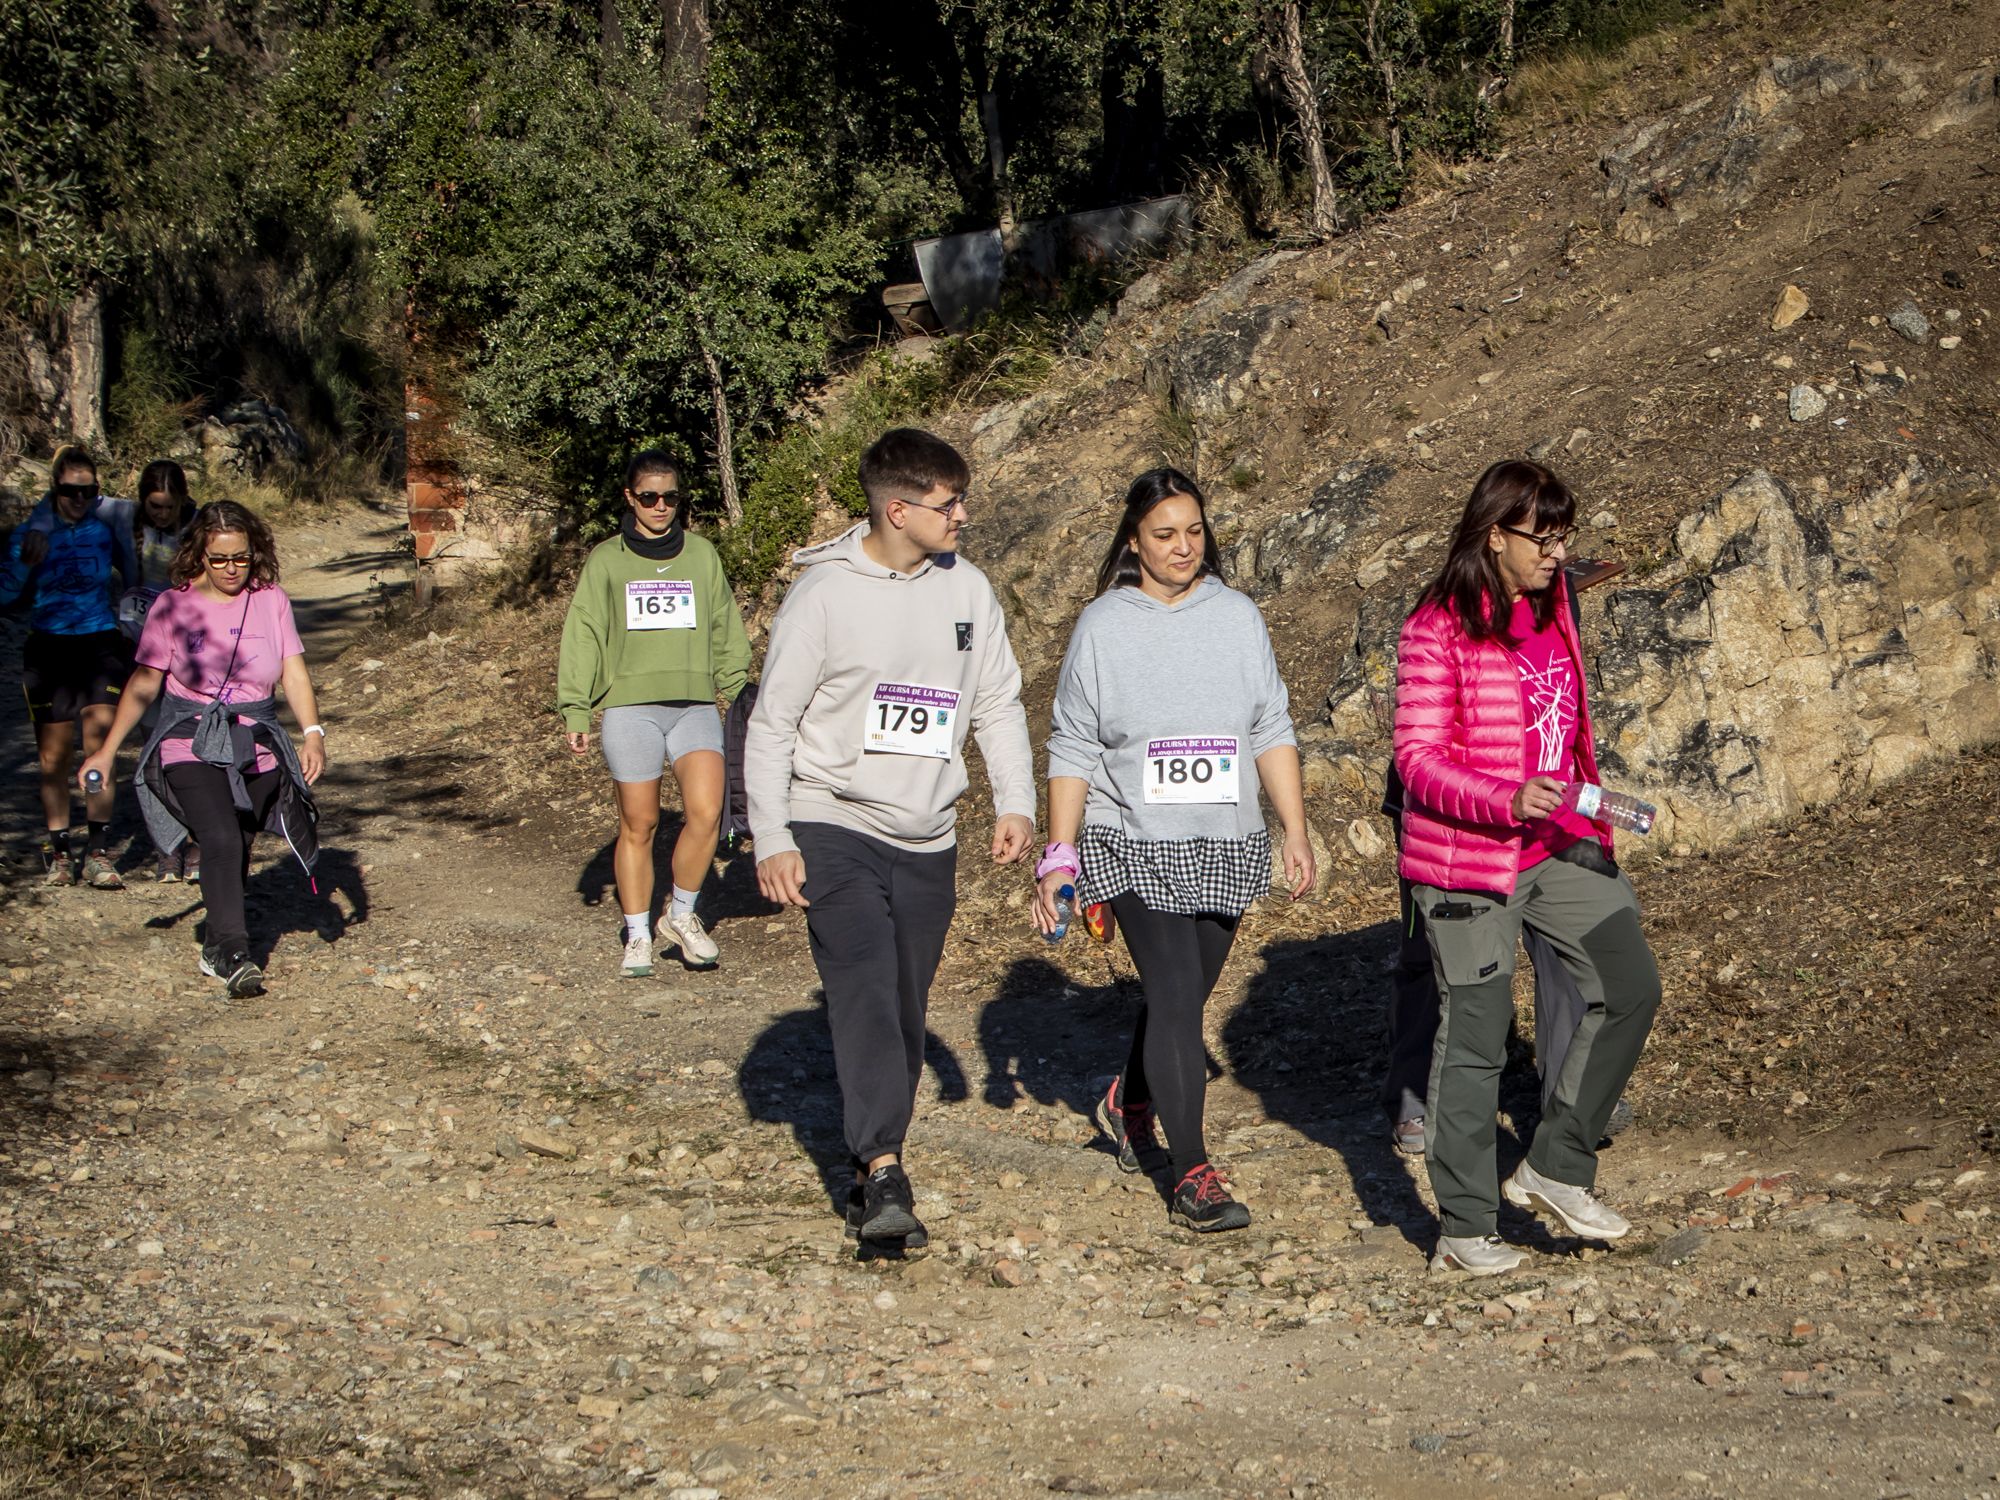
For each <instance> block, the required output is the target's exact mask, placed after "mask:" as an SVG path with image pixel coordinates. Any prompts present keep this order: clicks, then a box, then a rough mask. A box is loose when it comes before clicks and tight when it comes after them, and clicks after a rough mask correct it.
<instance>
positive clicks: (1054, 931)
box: [1042, 885, 1076, 947]
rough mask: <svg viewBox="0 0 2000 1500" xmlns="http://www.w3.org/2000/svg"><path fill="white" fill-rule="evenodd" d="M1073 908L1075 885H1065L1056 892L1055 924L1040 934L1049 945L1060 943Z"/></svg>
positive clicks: (1065, 933) (1067, 928)
mask: <svg viewBox="0 0 2000 1500" xmlns="http://www.w3.org/2000/svg"><path fill="white" fill-rule="evenodd" d="M1075 910H1076V887H1075V886H1073V885H1065V886H1063V887H1061V888H1060V889H1059V890H1058V891H1057V892H1056V925H1055V926H1053V927H1051V928H1050V929H1049V930H1048V931H1047V932H1045V933H1043V934H1042V936H1044V937H1046V938H1047V939H1048V940H1049V945H1050V946H1051V947H1053V946H1054V945H1055V944H1057V943H1060V942H1061V941H1062V940H1063V938H1064V937H1065V936H1067V935H1068V933H1069V919H1070V915H1071V913H1072V912H1074V911H1075Z"/></svg>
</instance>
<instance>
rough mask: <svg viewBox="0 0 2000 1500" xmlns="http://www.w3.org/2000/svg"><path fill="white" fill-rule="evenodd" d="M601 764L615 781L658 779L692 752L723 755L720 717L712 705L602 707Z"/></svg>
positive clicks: (678, 704)
mask: <svg viewBox="0 0 2000 1500" xmlns="http://www.w3.org/2000/svg"><path fill="white" fill-rule="evenodd" d="M601 732H602V734H603V737H604V763H605V764H606V765H607V766H609V767H610V768H611V779H612V780H613V781H658V780H659V779H660V774H661V772H662V771H663V770H664V769H665V768H666V767H667V766H668V765H669V764H671V763H672V762H674V761H677V760H679V759H680V758H681V757H682V756H683V755H688V754H692V753H693V752H694V751H696V750H713V751H714V752H715V753H716V754H717V755H720V754H722V715H720V714H718V713H717V712H716V711H715V705H714V704H713V703H630V704H627V705H625V706H624V707H622V708H607V709H605V710H604V728H603V730H602V731H601Z"/></svg>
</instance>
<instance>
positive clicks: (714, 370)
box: [694, 327, 743, 526]
mask: <svg viewBox="0 0 2000 1500" xmlns="http://www.w3.org/2000/svg"><path fill="white" fill-rule="evenodd" d="M694 336H695V342H696V343H697V344H699V345H700V347H701V363H702V367H703V368H704V369H706V370H707V371H708V393H709V396H710V398H711V399H712V400H713V401H714V402H715V468H716V472H717V473H718V474H719V475H721V477H722V509H723V513H724V514H725V515H727V516H728V517H729V524H730V525H732V526H738V525H741V524H742V521H743V497H742V495H741V494H740V493H739V492H738V491H737V488H736V425H735V423H733V422H732V421H731V420H730V418H729V392H728V390H727V389H726V388H725V387H724V386H723V383H722V366H721V364H719V363H718V362H717V360H716V358H715V351H714V350H713V349H710V348H709V347H708V338H707V336H706V335H705V334H704V333H703V332H702V330H701V329H700V328H699V327H697V328H696V329H695V335H694Z"/></svg>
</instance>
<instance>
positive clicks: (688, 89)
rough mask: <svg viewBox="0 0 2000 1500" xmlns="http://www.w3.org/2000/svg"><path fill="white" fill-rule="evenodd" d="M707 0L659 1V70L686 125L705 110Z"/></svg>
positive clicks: (695, 119) (699, 116) (706, 90)
mask: <svg viewBox="0 0 2000 1500" xmlns="http://www.w3.org/2000/svg"><path fill="white" fill-rule="evenodd" d="M712 38H713V33H712V32H711V31H710V29H709V24H708V0H660V71H661V73H662V74H663V76H664V77H665V78H666V80H667V87H668V91H669V92H670V93H671V94H672V95H673V98H674V102H675V106H676V112H677V114H678V115H679V117H680V119H681V120H682V121H683V122H684V123H686V124H689V125H692V124H694V123H695V122H696V121H697V120H699V119H700V118H701V117H702V116H703V115H704V114H705V113H707V111H708V48H709V43H710V41H711V40H712Z"/></svg>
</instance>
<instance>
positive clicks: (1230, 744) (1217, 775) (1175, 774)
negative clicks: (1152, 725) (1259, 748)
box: [1146, 736, 1242, 803]
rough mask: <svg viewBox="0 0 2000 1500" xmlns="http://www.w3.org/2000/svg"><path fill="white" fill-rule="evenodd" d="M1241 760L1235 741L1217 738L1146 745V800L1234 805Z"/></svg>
mask: <svg viewBox="0 0 2000 1500" xmlns="http://www.w3.org/2000/svg"><path fill="white" fill-rule="evenodd" d="M1241 765H1242V758H1241V757H1240V756H1238V755H1237V753H1236V741H1235V740H1233V739H1227V738H1223V737H1221V736H1195V737H1191V738H1189V739H1184V740H1148V741H1147V742H1146V800H1147V801H1148V802H1150V803H1194V802H1232V803H1233V802H1234V801H1236V798H1237V785H1238V773H1239V770H1240V768H1241Z"/></svg>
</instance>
